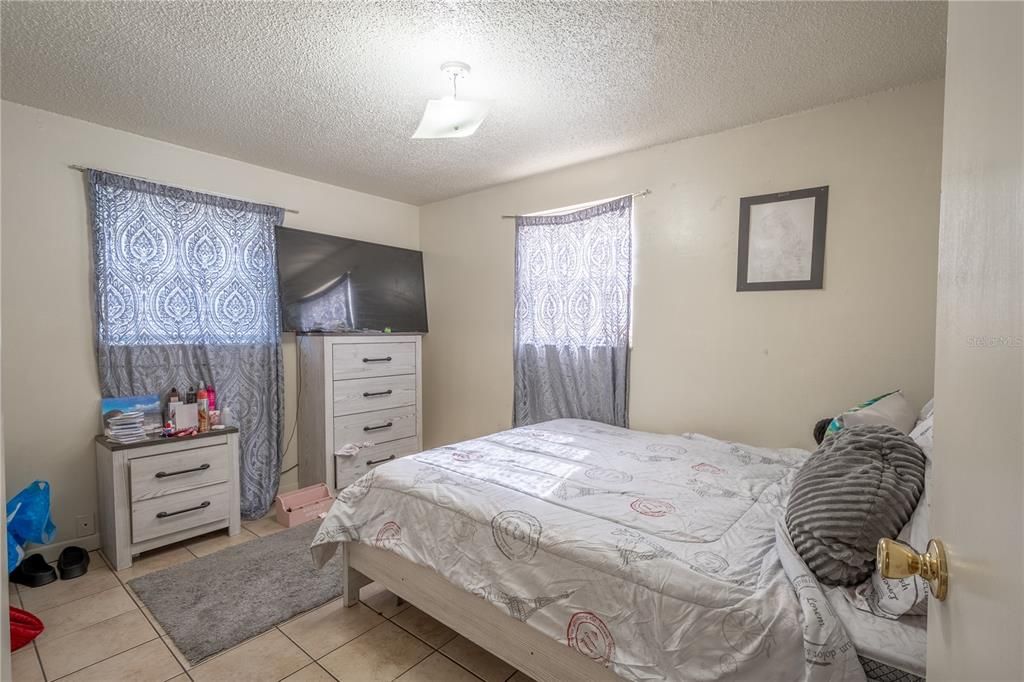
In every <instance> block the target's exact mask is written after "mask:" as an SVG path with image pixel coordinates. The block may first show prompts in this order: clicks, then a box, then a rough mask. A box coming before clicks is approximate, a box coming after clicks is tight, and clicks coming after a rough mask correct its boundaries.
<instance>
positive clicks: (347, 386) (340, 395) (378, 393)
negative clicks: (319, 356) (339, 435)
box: [334, 374, 416, 417]
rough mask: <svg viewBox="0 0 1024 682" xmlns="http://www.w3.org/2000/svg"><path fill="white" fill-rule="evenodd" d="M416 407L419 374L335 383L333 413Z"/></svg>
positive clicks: (339, 414)
mask: <svg viewBox="0 0 1024 682" xmlns="http://www.w3.org/2000/svg"><path fill="white" fill-rule="evenodd" d="M415 404H416V375H414V374H404V375H401V376H394V377H373V378H370V379H345V380H343V381H335V382H334V414H335V416H339V417H340V416H342V415H346V414H356V413H358V412H372V411H374V410H389V409H391V408H394V407H402V406H404V405H415Z"/></svg>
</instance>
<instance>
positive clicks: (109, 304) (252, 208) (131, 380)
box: [89, 171, 284, 518]
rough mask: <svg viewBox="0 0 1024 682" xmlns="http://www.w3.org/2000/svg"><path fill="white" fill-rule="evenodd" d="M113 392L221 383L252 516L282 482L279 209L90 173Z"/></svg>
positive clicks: (105, 368)
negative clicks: (234, 426) (236, 434)
mask: <svg viewBox="0 0 1024 682" xmlns="http://www.w3.org/2000/svg"><path fill="white" fill-rule="evenodd" d="M89 185H90V200H91V209H92V230H93V246H94V267H95V272H96V292H95V293H96V323H97V335H96V339H97V340H96V355H97V364H98V366H99V377H100V389H101V391H102V393H103V395H104V396H105V397H108V396H123V395H139V394H146V393H159V394H161V395H164V394H165V393H166V392H167V391H169V390H170V389H171V388H172V387H177V388H178V390H179V391H184V390H186V389H188V387H189V386H198V384H199V382H200V381H205V382H207V383H213V385H214V387H215V388H216V390H217V407H218V408H223V407H230V408H231V412H232V414H233V415H234V418H235V420H236V421H237V425H238V428H239V440H240V445H241V448H240V449H241V452H240V455H241V472H240V476H241V498H242V516H244V517H246V518H258V517H261V516H263V515H265V514H266V513H267V511H268V510H269V509H270V505H271V503H272V502H273V500H274V496H275V495H276V494H277V486H278V483H279V480H280V471H281V458H282V456H283V453H282V448H281V420H282V414H281V411H282V393H283V374H282V365H281V343H280V331H279V329H280V322H279V310H278V298H277V268H276V262H275V261H276V256H275V246H274V226H275V225H278V224H280V223H281V222H282V219H283V217H284V216H283V212H282V211H281V209H279V208H274V207H271V206H262V205H259V204H251V203H248V202H245V201H238V200H235V199H226V198H222V197H216V196H210V195H206V194H200V193H198V192H189V191H186V190H182V189H177V188H174V187H167V186H164V185H158V184H155V183H151V182H144V181H141V180H136V179H133V178H128V177H123V176H120V175H113V174H110V173H103V172H99V171H89Z"/></svg>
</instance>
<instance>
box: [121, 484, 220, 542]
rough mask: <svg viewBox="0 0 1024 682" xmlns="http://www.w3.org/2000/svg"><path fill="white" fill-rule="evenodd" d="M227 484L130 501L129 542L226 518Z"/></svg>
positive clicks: (141, 540) (140, 540)
mask: <svg viewBox="0 0 1024 682" xmlns="http://www.w3.org/2000/svg"><path fill="white" fill-rule="evenodd" d="M230 498H231V487H230V486H229V485H228V484H227V483H219V484H217V485H211V486H206V487H204V488H197V489H195V490H189V491H187V492H183V493H174V494H173V495H164V496H162V497H157V498H154V499H151V500H141V501H139V502H133V503H132V542H143V541H144V540H149V539H151V538H156V537H160V536H161V535H167V534H169V533H175V532H178V531H182V530H188V529H189V528H195V527H197V526H202V525H204V524H207V523H213V522H214V521H220V520H222V519H227V518H228V507H229V501H230Z"/></svg>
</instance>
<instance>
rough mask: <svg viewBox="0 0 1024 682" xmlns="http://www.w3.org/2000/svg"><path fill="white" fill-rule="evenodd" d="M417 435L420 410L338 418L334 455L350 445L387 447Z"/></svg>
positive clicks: (397, 409) (399, 408)
mask: <svg viewBox="0 0 1024 682" xmlns="http://www.w3.org/2000/svg"><path fill="white" fill-rule="evenodd" d="M415 435H416V406H415V405H407V406H405V407H396V408H394V409H391V410H376V411H374V412H363V413H362V414H351V415H348V416H345V417H335V418H334V451H335V452H336V451H337V450H338V449H340V448H341V447H342V446H344V445H346V444H348V443H365V442H367V441H370V442H373V443H387V442H389V441H393V440H399V439H400V438H409V437H410V436H415Z"/></svg>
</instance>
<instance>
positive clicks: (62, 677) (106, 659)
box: [46, 637, 185, 682]
mask: <svg viewBox="0 0 1024 682" xmlns="http://www.w3.org/2000/svg"><path fill="white" fill-rule="evenodd" d="M157 639H160V638H159V637H157ZM152 641H153V640H151V639H149V640H146V641H145V642H140V643H139V644H136V645H135V646H133V647H130V648H128V649H125V650H124V651H118V652H117V653H116V654H113V655H111V656H107V657H106V658H104V659H101V660H99V661H96V662H95V663H90V664H89V665H87V666H85V667H84V668H79V669H78V670H72V671H71V672H69V673H68V674H67V675H61V676H60V677H56V678H54V680H53V682H57V680H63V679H65V678H67V677H69V676H71V675H74V674H76V673H80V672H82V671H83V670H87V669H89V668H91V667H93V666H94V665H99V664H100V663H105V662H107V661H109V660H110V659H112V658H116V657H117V656H120V655H121V654H126V653H128V652H129V651H134V650H135V649H138V648H139V647H140V646H145V645H146V644H149V643H150V642H152ZM161 643H162V642H161ZM167 653H169V654H171V658H174V654H173V653H171V652H170V651H169V650H168V652H167ZM174 663H175V665H177V666H178V667H179V668H180V667H181V664H180V663H178V659H176V658H174ZM181 672H185V671H184V670H182V671H181ZM180 674H181V673H174V675H173V677H177V676H178V675H180ZM46 679H47V680H48V681H49V679H50V678H46ZM168 679H171V678H168Z"/></svg>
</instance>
